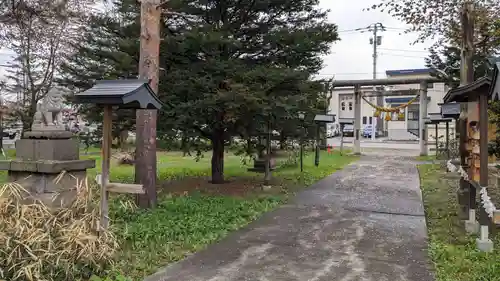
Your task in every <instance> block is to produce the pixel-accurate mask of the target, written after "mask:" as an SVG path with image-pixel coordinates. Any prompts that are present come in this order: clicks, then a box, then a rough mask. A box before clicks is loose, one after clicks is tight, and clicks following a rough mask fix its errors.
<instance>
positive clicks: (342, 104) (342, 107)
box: [340, 102, 345, 111]
mask: <svg viewBox="0 0 500 281" xmlns="http://www.w3.org/2000/svg"><path fill="white" fill-rule="evenodd" d="M340 106H341V109H342V111H345V102H342V103H340Z"/></svg>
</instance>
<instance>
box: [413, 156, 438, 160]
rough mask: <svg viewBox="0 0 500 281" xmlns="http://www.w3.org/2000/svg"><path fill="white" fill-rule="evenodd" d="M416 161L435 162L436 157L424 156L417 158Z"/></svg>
mask: <svg viewBox="0 0 500 281" xmlns="http://www.w3.org/2000/svg"><path fill="white" fill-rule="evenodd" d="M416 160H417V161H434V160H436V155H426V156H417V157H416Z"/></svg>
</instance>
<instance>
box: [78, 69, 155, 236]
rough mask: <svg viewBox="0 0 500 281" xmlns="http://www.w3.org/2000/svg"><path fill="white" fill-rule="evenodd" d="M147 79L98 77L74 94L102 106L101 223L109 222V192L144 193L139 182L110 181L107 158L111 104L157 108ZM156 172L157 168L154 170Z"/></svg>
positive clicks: (109, 150)
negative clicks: (107, 78) (81, 90)
mask: <svg viewBox="0 0 500 281" xmlns="http://www.w3.org/2000/svg"><path fill="white" fill-rule="evenodd" d="M149 82H150V81H148V80H137V79H130V80H107V81H98V82H97V83H96V85H95V86H94V87H92V88H90V89H89V90H87V91H85V92H82V93H79V94H76V95H75V102H76V103H93V104H97V105H101V106H103V108H104V118H103V124H102V148H101V156H102V174H101V175H100V176H99V175H98V176H97V178H96V181H97V182H98V184H99V185H100V187H101V204H100V207H101V227H102V229H103V230H105V229H107V228H108V226H109V211H108V208H109V206H108V193H109V192H118V193H131V194H141V195H143V194H146V192H145V190H144V186H143V185H142V184H125V183H110V182H109V173H110V163H111V162H110V160H111V141H112V122H113V121H112V113H113V111H112V107H113V106H117V107H119V108H128V109H156V110H157V109H160V108H161V103H160V101H159V100H158V98H157V97H156V94H155V93H154V91H153V89H151V87H150V86H149ZM155 173H156V172H155Z"/></svg>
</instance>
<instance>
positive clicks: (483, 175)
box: [479, 94, 488, 187]
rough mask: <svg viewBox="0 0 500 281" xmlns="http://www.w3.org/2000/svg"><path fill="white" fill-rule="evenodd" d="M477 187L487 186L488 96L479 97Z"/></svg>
mask: <svg viewBox="0 0 500 281" xmlns="http://www.w3.org/2000/svg"><path fill="white" fill-rule="evenodd" d="M479 138H480V140H479V157H480V159H479V185H481V186H482V187H486V186H488V96H487V95H486V94H481V95H480V96H479Z"/></svg>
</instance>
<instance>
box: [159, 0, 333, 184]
mask: <svg viewBox="0 0 500 281" xmlns="http://www.w3.org/2000/svg"><path fill="white" fill-rule="evenodd" d="M317 5H318V1H317V0H293V1H265V0H256V1H250V0H242V1H223V0H188V1H184V0H182V1H181V0H173V1H170V2H168V7H166V10H167V11H169V12H168V15H169V17H168V20H167V21H166V22H167V29H168V30H169V31H170V32H171V34H166V36H165V41H164V49H163V51H162V52H166V53H167V54H166V55H165V56H164V59H165V60H166V61H165V63H164V65H165V66H166V75H165V76H164V77H163V79H164V80H163V81H162V83H161V84H160V87H161V92H164V97H163V100H164V101H165V102H166V103H167V104H169V105H170V107H169V108H168V109H167V111H168V115H169V116H175V119H176V122H177V124H178V125H179V126H185V127H189V128H191V129H192V130H194V131H196V132H197V133H198V134H199V135H200V136H203V137H205V138H206V139H209V140H210V141H211V143H212V182H214V183H221V182H223V181H224V157H223V154H224V147H225V145H226V144H227V142H228V141H229V140H230V139H231V137H233V136H237V135H238V136H241V135H246V136H254V135H256V134H259V133H261V132H265V131H266V130H267V124H268V123H269V122H271V124H272V128H276V129H279V127H278V126H279V124H280V122H283V120H285V119H292V118H296V116H297V112H298V111H299V110H300V109H305V110H310V109H313V110H314V109H316V107H314V105H315V103H316V100H317V99H318V98H320V99H325V98H324V93H323V92H322V91H321V90H317V89H315V88H314V87H312V85H313V84H314V83H311V82H309V81H308V80H309V79H310V78H311V75H312V74H314V73H316V72H318V71H319V69H321V67H322V61H321V58H320V55H322V54H326V53H327V52H328V51H329V48H330V44H331V43H332V42H334V41H335V40H337V32H336V26H335V25H334V24H329V23H327V22H326V16H327V14H326V12H325V11H322V10H320V9H318V8H317ZM187 124H189V125H188V126H186V125H187Z"/></svg>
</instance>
